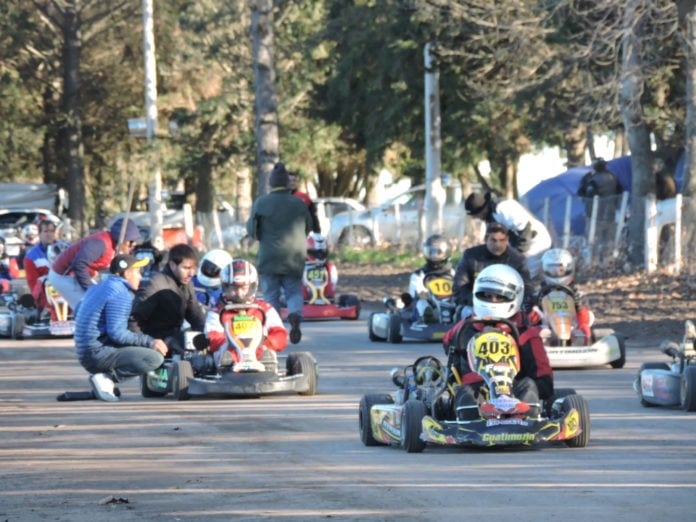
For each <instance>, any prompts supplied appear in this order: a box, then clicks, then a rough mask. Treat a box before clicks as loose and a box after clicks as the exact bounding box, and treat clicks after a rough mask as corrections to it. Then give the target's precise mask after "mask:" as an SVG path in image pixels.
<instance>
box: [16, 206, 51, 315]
mask: <svg viewBox="0 0 696 522" xmlns="http://www.w3.org/2000/svg"><path fill="white" fill-rule="evenodd" d="M38 228H39V242H38V244H37V245H35V246H34V247H32V248H31V249H29V251H28V252H27V254H26V256H25V258H24V275H25V277H26V279H27V286H28V287H29V292H30V293H31V296H32V297H33V298H34V302H35V303H36V309H37V311H38V312H39V313H40V312H41V311H42V310H43V309H45V308H46V307H47V306H48V301H47V299H46V292H45V286H44V284H45V281H46V278H47V277H48V271H49V270H50V269H51V262H50V261H49V256H48V251H49V248H50V247H51V246H52V245H54V244H55V243H56V225H55V223H53V222H52V221H49V220H47V219H45V220H43V221H40V222H39V226H38Z"/></svg>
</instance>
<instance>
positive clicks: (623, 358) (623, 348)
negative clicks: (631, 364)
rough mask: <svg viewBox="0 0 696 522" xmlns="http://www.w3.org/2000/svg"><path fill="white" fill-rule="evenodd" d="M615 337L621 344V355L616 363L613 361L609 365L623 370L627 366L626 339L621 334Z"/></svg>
mask: <svg viewBox="0 0 696 522" xmlns="http://www.w3.org/2000/svg"><path fill="white" fill-rule="evenodd" d="M614 337H616V340H617V341H618V343H619V354H620V355H619V358H618V359H616V360H615V361H611V362H610V363H609V364H611V367H612V368H616V369H618V368H623V367H624V365H625V364H626V338H625V337H624V336H623V335H621V334H619V333H617V334H614Z"/></svg>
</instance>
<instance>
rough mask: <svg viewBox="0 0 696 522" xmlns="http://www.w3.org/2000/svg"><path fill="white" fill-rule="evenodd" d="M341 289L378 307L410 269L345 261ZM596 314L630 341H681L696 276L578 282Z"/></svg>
mask: <svg viewBox="0 0 696 522" xmlns="http://www.w3.org/2000/svg"><path fill="white" fill-rule="evenodd" d="M338 270H339V279H338V290H339V293H352V294H356V295H358V296H359V297H360V298H361V300H362V301H363V307H364V308H375V309H380V307H381V306H382V305H381V302H382V299H383V298H384V297H385V296H387V295H390V296H396V295H398V294H399V293H401V292H403V291H405V290H407V289H408V278H409V273H410V272H409V270H407V269H403V268H392V267H389V266H364V265H351V264H348V265H346V264H344V265H341V266H339V267H338ZM578 288H579V289H580V291H581V292H582V293H583V295H584V296H585V301H586V302H587V304H588V305H589V307H590V309H591V310H592V311H593V312H594V314H595V317H596V323H595V324H596V326H599V327H602V328H613V329H615V330H616V331H617V332H620V333H622V334H623V335H625V336H626V337H627V339H628V340H629V342H630V343H631V344H640V345H644V346H649V345H654V346H656V347H657V346H658V345H659V343H660V341H662V340H664V339H670V340H674V341H678V340H679V339H680V338H681V336H682V333H683V322H684V320H685V319H696V314H694V313H693V311H692V310H693V308H692V306H693V302H694V298H696V276H674V275H671V274H668V273H665V272H657V273H653V274H645V273H642V272H637V273H633V274H628V275H625V274H624V275H611V276H606V275H605V276H602V277H600V278H597V279H588V280H583V281H579V282H578Z"/></svg>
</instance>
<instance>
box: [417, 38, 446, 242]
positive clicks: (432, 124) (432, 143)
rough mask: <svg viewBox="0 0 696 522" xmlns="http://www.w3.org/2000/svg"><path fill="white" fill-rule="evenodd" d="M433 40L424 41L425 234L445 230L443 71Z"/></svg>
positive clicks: (428, 234) (423, 229)
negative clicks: (441, 125) (434, 50)
mask: <svg viewBox="0 0 696 522" xmlns="http://www.w3.org/2000/svg"><path fill="white" fill-rule="evenodd" d="M432 47H433V44H432V43H431V42H428V43H426V44H425V48H424V49H423V54H424V56H425V205H424V209H423V214H424V218H425V219H424V221H425V226H424V227H421V231H424V232H425V237H428V236H430V235H431V234H433V233H435V232H438V233H439V232H441V231H442V208H443V205H444V201H443V199H444V198H443V197H442V196H443V192H444V191H443V189H442V176H441V170H442V166H441V162H440V154H441V148H442V140H441V138H440V92H439V81H440V73H439V71H438V69H437V65H436V64H435V63H434V60H433V56H432V54H431V52H432Z"/></svg>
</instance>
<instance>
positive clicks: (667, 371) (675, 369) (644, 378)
mask: <svg viewBox="0 0 696 522" xmlns="http://www.w3.org/2000/svg"><path fill="white" fill-rule="evenodd" d="M695 341H696V327H695V326H694V323H693V322H692V321H689V320H687V321H685V323H684V337H683V338H682V341H681V343H680V344H677V343H675V342H673V341H663V342H662V343H661V345H660V351H661V352H662V353H664V354H665V355H668V356H669V357H671V358H672V361H671V362H670V363H669V364H667V363H666V362H646V363H643V364H642V365H641V366H640V369H639V370H638V375H637V376H636V379H635V381H634V382H633V389H634V390H635V392H636V393H637V394H638V397H639V399H640V403H641V404H642V405H643V406H645V407H651V406H679V407H681V408H682V409H684V410H686V411H696V347H695V346H694V342H695Z"/></svg>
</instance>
